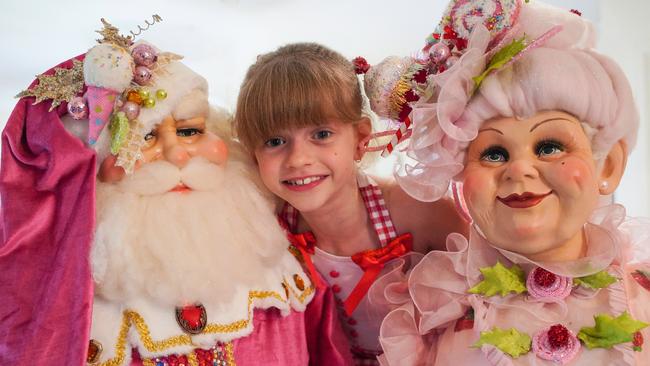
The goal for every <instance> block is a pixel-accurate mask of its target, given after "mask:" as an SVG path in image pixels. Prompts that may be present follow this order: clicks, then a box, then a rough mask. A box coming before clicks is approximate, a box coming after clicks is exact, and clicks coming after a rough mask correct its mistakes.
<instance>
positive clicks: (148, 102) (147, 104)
mask: <svg viewBox="0 0 650 366" xmlns="http://www.w3.org/2000/svg"><path fill="white" fill-rule="evenodd" d="M144 106H145V107H146V108H153V107H155V106H156V100H155V99H153V98H147V99H145V100H144Z"/></svg>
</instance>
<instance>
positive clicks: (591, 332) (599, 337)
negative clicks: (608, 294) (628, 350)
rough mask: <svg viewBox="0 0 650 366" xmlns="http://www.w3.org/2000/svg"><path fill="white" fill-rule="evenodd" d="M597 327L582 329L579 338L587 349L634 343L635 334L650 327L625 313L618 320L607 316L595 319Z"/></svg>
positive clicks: (599, 316) (598, 316)
mask: <svg viewBox="0 0 650 366" xmlns="http://www.w3.org/2000/svg"><path fill="white" fill-rule="evenodd" d="M594 320H595V321H596V326H594V327H582V328H581V329H580V332H579V333H578V338H579V339H580V340H581V341H582V342H583V343H584V344H585V346H587V348H589V349H592V348H611V347H612V346H614V345H616V344H620V343H625V342H632V340H633V339H634V333H635V332H638V331H639V330H641V329H643V328H645V327H647V326H648V324H647V323H644V322H640V321H637V320H634V319H632V317H631V316H630V314H628V313H627V311H626V312H624V313H623V314H621V315H620V316H618V317H616V318H612V317H611V316H609V315H607V314H599V315H596V316H595V317H594Z"/></svg>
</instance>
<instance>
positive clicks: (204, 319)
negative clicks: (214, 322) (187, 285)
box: [176, 304, 208, 334]
mask: <svg viewBox="0 0 650 366" xmlns="http://www.w3.org/2000/svg"><path fill="white" fill-rule="evenodd" d="M176 321H177V322H178V325H180V327H181V328H182V329H183V331H185V332H186V333H189V334H198V333H201V332H202V331H203V329H205V326H206V325H207V324H208V314H207V313H206V311H205V307H203V305H201V304H198V305H188V306H184V307H182V308H180V307H177V308H176Z"/></svg>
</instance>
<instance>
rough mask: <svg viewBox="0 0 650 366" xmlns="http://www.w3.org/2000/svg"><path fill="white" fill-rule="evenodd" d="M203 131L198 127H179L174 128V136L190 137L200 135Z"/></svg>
mask: <svg viewBox="0 0 650 366" xmlns="http://www.w3.org/2000/svg"><path fill="white" fill-rule="evenodd" d="M202 133H203V131H202V130H200V129H198V128H179V129H177V130H176V136H179V137H190V136H194V135H200V134H202Z"/></svg>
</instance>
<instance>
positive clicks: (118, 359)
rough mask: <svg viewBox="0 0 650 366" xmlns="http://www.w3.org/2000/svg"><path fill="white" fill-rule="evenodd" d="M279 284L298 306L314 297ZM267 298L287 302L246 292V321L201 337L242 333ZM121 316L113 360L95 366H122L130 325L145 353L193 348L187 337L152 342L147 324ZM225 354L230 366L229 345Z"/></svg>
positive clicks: (215, 327) (211, 327)
mask: <svg viewBox="0 0 650 366" xmlns="http://www.w3.org/2000/svg"><path fill="white" fill-rule="evenodd" d="M283 283H284V284H285V286H286V287H287V288H289V291H290V292H291V294H292V295H293V297H295V298H296V299H298V301H299V302H300V303H304V302H305V301H306V299H307V298H308V297H309V296H310V295H311V294H313V293H314V287H313V286H309V287H307V288H306V289H305V291H303V292H302V293H297V292H296V290H294V288H293V287H292V286H289V285H288V284H287V281H286V280H285V281H283ZM267 298H275V299H277V300H279V301H281V302H285V303H288V302H289V298H285V297H283V296H282V295H281V294H279V293H277V292H275V291H250V292H249V293H248V318H247V319H242V320H238V321H235V322H232V323H229V324H208V325H207V326H206V327H205V329H204V330H203V332H201V334H215V333H234V332H237V331H240V330H242V329H245V328H246V327H248V325H249V324H250V322H251V319H252V318H253V302H254V301H255V300H256V299H267ZM123 315H124V316H123V318H122V326H121V327H120V333H119V336H118V339H117V343H116V345H115V348H116V352H115V353H116V355H115V357H113V358H112V359H110V360H107V361H106V362H103V363H98V364H96V365H99V366H119V365H122V364H123V362H124V359H125V358H126V338H127V334H128V331H129V328H130V327H131V325H134V326H135V328H136V330H137V332H138V335H139V336H140V339H141V340H142V344H143V345H144V346H145V348H146V349H147V351H149V352H162V351H165V350H167V349H169V348H173V347H178V346H195V344H193V343H192V338H191V337H190V336H189V335H187V334H183V335H179V336H174V337H170V338H167V339H164V340H161V341H154V340H153V339H152V338H151V333H150V332H149V327H148V326H147V324H146V323H145V321H144V319H143V318H142V316H141V315H140V314H138V313H137V312H135V311H133V310H125V311H124V313H123ZM226 351H227V354H228V362H229V363H230V362H233V365H234V362H235V356H234V350H233V347H232V344H230V343H229V346H227V347H226ZM150 365H154V366H155V364H150ZM197 365H198V363H197Z"/></svg>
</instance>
